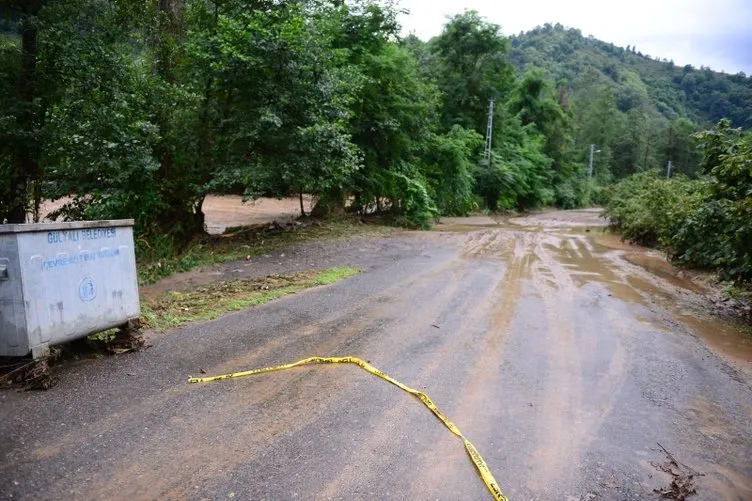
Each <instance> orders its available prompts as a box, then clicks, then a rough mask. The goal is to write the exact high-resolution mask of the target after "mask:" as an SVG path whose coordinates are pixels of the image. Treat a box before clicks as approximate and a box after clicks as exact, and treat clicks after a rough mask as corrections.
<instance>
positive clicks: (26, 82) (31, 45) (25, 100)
mask: <svg viewBox="0 0 752 501" xmlns="http://www.w3.org/2000/svg"><path fill="white" fill-rule="evenodd" d="M30 3H32V4H33V5H31V6H30V7H29V10H28V11H26V13H27V14H28V15H29V16H35V15H36V14H37V13H38V11H39V8H40V7H41V4H40V3H39V2H30ZM36 72H37V25H36V22H28V20H25V22H23V23H22V33H21V77H20V78H19V81H18V83H19V88H18V99H19V102H20V104H21V106H20V108H21V109H20V113H19V114H18V116H17V118H16V123H17V124H18V128H19V130H21V131H24V132H25V134H24V137H23V138H20V139H19V140H18V142H17V144H16V147H15V151H14V152H13V160H12V162H11V171H10V210H9V211H8V222H9V223H11V224H14V223H15V224H18V223H25V222H26V209H27V207H28V204H29V183H30V181H31V180H33V179H36V178H38V177H39V166H38V164H37V162H36V159H35V158H34V155H33V152H32V148H33V146H34V140H33V136H35V135H36V134H34V132H35V131H36V128H37V124H36V123H35V122H36V120H35V119H36V113H34V98H35V90H36Z"/></svg>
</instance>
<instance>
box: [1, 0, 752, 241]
mask: <svg viewBox="0 0 752 501" xmlns="http://www.w3.org/2000/svg"><path fill="white" fill-rule="evenodd" d="M0 6H2V7H1V8H2V11H1V14H0V29H2V32H1V33H0V221H2V220H7V221H8V222H21V221H24V220H26V219H27V217H28V214H31V215H32V217H33V218H38V217H39V205H40V202H41V201H42V200H44V199H61V198H65V199H66V200H69V202H68V203H67V204H66V205H65V206H64V207H63V208H62V209H61V210H60V211H58V213H57V214H54V216H56V217H58V218H70V219H80V218H83V219H109V218H125V217H127V218H135V219H136V224H137V230H138V232H139V233H140V234H142V235H149V234H152V235H154V234H160V235H165V234H166V235H170V236H171V237H172V238H174V239H175V240H176V241H184V240H186V239H187V238H189V237H190V236H192V235H195V234H196V233H200V232H201V231H203V227H204V222H203V214H202V203H203V200H204V198H205V196H206V195H207V194H208V193H240V194H243V195H245V196H247V197H248V198H253V197H257V196H261V195H266V196H285V195H301V194H303V193H306V194H312V195H313V196H314V197H315V199H316V200H317V204H316V207H315V208H314V213H316V214H317V215H327V214H332V213H339V212H344V211H346V210H347V211H354V212H358V213H361V214H362V213H373V212H381V213H384V214H387V215H389V216H390V217H392V218H394V220H395V221H397V222H398V223H401V224H405V225H408V226H415V227H427V226H429V225H430V224H431V223H432V221H434V219H435V218H436V217H437V216H438V215H463V214H467V213H468V212H470V211H472V210H476V209H479V208H488V209H490V210H497V209H498V210H506V209H527V208H532V207H537V206H545V205H556V206H560V207H565V208H572V207H579V206H583V205H589V204H592V203H594V202H599V201H601V200H602V198H603V189H602V187H603V186H605V185H608V184H610V183H612V182H613V181H616V180H619V179H621V178H624V177H626V176H628V175H631V174H634V173H637V172H641V171H646V170H650V169H655V168H659V169H660V168H664V167H665V165H666V164H667V163H668V161H671V162H672V165H673V168H674V172H675V173H683V174H686V175H688V176H690V177H696V176H697V175H698V174H700V173H701V172H700V170H698V166H699V165H700V162H701V160H702V156H701V154H700V153H699V152H698V150H697V149H696V145H695V142H696V140H695V139H693V137H692V135H693V134H694V133H695V132H697V131H698V130H701V129H703V128H707V126H708V125H709V124H711V123H712V122H715V121H716V120H717V118H719V117H721V116H726V117H729V118H730V119H731V121H732V123H733V124H735V125H739V126H744V127H748V126H749V125H750V123H751V122H752V98H750V92H752V91H751V89H752V83H750V81H751V79H749V78H746V77H745V76H744V75H733V76H729V75H722V74H717V73H714V72H712V71H710V70H708V69H700V70H695V69H693V68H691V67H682V68H678V67H674V66H673V65H672V64H671V63H670V62H660V61H657V60H653V59H650V58H649V57H648V56H645V55H641V54H640V53H639V52H636V50H635V49H634V48H630V47H627V48H616V47H613V46H612V45H609V44H606V43H603V42H599V41H596V40H590V39H586V38H583V37H582V36H581V34H580V33H579V31H577V30H571V29H570V30H567V29H564V28H563V27H561V26H559V25H557V26H554V27H552V26H549V25H547V26H545V27H542V28H539V29H536V30H533V31H532V32H530V33H527V34H521V35H520V36H515V37H511V38H508V37H505V36H504V35H503V34H502V32H501V30H500V27H499V26H497V25H495V24H493V23H491V22H488V21H487V20H485V19H484V18H483V17H481V16H480V15H479V14H477V13H476V12H473V11H468V12H465V13H462V14H458V15H456V16H454V17H452V18H451V19H448V20H447V23H446V25H445V27H444V29H443V32H442V33H441V34H440V35H439V36H437V37H435V38H434V39H432V40H430V41H421V40H419V39H417V38H416V37H414V36H407V37H401V36H400V27H399V25H398V22H397V16H398V12H399V11H398V9H397V7H396V6H395V5H394V4H393V3H392V2H377V1H369V0H356V1H349V2H340V1H335V0H331V1H327V0H295V1H290V2H277V1H274V0H153V1H148V2H134V1H133V0H1V1H0ZM492 100H493V102H494V107H493V115H492V116H493V129H492V131H493V132H492V135H491V137H490V138H489V139H490V141H489V142H490V146H491V149H490V152H489V153H487V152H486V146H487V141H486V132H487V125H488V118H489V104H490V103H491V101H492ZM591 145H594V146H592V148H591ZM591 151H592V154H591ZM591 158H592V160H593V161H592V171H590V169H589V165H588V164H589V160H590V159H591ZM591 174H592V175H591ZM301 210H302V204H301Z"/></svg>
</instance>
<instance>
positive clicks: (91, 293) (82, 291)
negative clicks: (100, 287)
mask: <svg viewBox="0 0 752 501" xmlns="http://www.w3.org/2000/svg"><path fill="white" fill-rule="evenodd" d="M78 297H79V298H80V299H81V301H84V302H87V301H91V300H92V299H94V298H95V297H97V288H96V287H95V286H94V280H92V279H91V277H86V278H84V279H83V280H81V284H80V285H79V286H78Z"/></svg>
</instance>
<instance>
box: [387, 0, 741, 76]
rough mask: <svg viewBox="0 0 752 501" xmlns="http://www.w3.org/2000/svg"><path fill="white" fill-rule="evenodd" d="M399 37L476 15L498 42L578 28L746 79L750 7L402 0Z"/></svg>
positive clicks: (736, 1)
mask: <svg viewBox="0 0 752 501" xmlns="http://www.w3.org/2000/svg"><path fill="white" fill-rule="evenodd" d="M400 7H401V8H403V9H407V10H408V11H409V12H410V13H409V14H403V15H402V16H401V18H400V22H401V24H402V27H403V33H404V34H405V35H407V34H409V33H415V35H417V36H418V37H419V38H421V39H423V40H428V39H430V38H431V37H434V36H436V35H438V34H439V33H441V29H442V26H443V25H444V24H445V23H446V18H447V16H448V15H454V14H458V13H461V12H462V11H464V10H465V9H472V10H477V11H478V12H479V13H480V14H481V15H482V16H484V17H485V18H486V19H488V20H489V21H491V22H493V23H496V24H499V25H501V29H502V32H503V33H504V34H505V35H513V34H518V33H519V32H520V31H528V30H530V29H532V28H534V27H536V26H538V25H543V24H545V23H551V24H555V23H557V22H558V23H561V24H563V25H564V26H566V27H568V28H577V29H579V30H581V31H582V34H583V35H585V36H588V35H593V36H594V37H595V38H598V39H600V40H603V41H605V42H613V44H614V45H617V46H620V47H626V46H627V45H634V46H636V47H637V50H638V51H640V52H642V53H643V54H650V55H651V56H652V57H654V58H655V57H659V58H661V59H663V58H666V59H673V61H674V62H675V63H676V64H677V65H685V64H691V65H693V66H695V67H697V68H699V67H700V66H709V67H711V68H712V69H714V70H716V71H725V72H726V73H738V72H739V71H744V72H745V73H746V74H747V75H750V74H752V0H628V1H620V2H613V1H608V0H600V1H597V0H515V1H509V0H495V1H494V0H486V1H483V0H454V1H452V0H401V1H400Z"/></svg>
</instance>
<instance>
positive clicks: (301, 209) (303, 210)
mask: <svg viewBox="0 0 752 501" xmlns="http://www.w3.org/2000/svg"><path fill="white" fill-rule="evenodd" d="M299 195H300V215H301V216H302V217H305V216H306V213H305V208H304V207H303V190H300V192H299Z"/></svg>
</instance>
